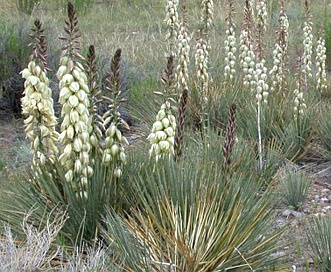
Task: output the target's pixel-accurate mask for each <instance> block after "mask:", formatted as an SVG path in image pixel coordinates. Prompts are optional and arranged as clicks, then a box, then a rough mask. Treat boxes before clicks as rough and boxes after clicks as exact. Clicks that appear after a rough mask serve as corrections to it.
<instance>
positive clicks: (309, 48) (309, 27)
mask: <svg viewBox="0 0 331 272" xmlns="http://www.w3.org/2000/svg"><path fill="white" fill-rule="evenodd" d="M305 12H306V20H305V23H304V27H303V35H304V40H303V49H304V53H303V65H302V71H303V72H304V74H305V84H306V85H307V84H308V82H307V80H308V79H307V77H312V72H311V65H312V64H311V63H312V54H313V38H314V36H313V22H312V19H311V17H312V16H311V14H310V7H309V4H308V0H305Z"/></svg>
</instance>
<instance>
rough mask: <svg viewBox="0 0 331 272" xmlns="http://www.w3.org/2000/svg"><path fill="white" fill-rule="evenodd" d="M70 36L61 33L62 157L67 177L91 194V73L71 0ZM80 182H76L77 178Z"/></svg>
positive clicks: (81, 192) (67, 26)
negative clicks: (80, 45)
mask: <svg viewBox="0 0 331 272" xmlns="http://www.w3.org/2000/svg"><path fill="white" fill-rule="evenodd" d="M64 30H65V32H66V33H67V36H68V37H60V39H61V40H64V41H65V42H66V45H65V46H64V47H63V48H62V53H61V58H60V67H59V69H58V71H57V77H58V79H59V89H60V94H59V102H60V104H61V105H62V111H61V117H62V118H63V120H62V124H61V134H60V136H59V142H60V143H61V144H62V145H63V147H64V149H63V152H62V154H61V155H60V157H59V161H60V163H61V164H62V165H64V166H65V167H66V174H65V178H66V180H67V181H68V182H72V185H73V188H76V193H77V195H78V196H80V197H84V198H87V186H88V177H89V176H91V175H92V173H93V170H92V168H91V167H90V156H89V152H90V149H91V144H90V135H89V133H90V131H91V128H90V124H91V119H90V112H89V107H90V100H89V95H90V89H89V86H88V81H87V76H86V74H85V70H84V67H83V65H82V64H81V62H80V61H83V60H84V58H83V57H82V56H81V55H80V54H79V52H78V51H79V50H80V47H79V42H80V36H81V35H80V33H79V29H78V20H77V15H76V12H75V10H74V7H73V5H72V3H71V2H69V3H68V20H67V21H66V22H65V27H64ZM77 180H78V181H79V184H75V181H77Z"/></svg>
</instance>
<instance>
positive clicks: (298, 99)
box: [293, 82, 307, 120]
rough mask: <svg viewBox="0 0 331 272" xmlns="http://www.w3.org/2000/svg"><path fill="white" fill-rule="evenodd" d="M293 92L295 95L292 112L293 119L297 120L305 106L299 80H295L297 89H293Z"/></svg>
mask: <svg viewBox="0 0 331 272" xmlns="http://www.w3.org/2000/svg"><path fill="white" fill-rule="evenodd" d="M293 94H294V95H295V98H294V107H293V113H294V119H295V120H297V119H298V118H299V117H300V116H302V115H303V114H304V112H305V110H306V108H307V105H306V102H305V99H304V97H303V92H302V91H301V86H300V83H299V82H297V89H295V90H294V91H293Z"/></svg>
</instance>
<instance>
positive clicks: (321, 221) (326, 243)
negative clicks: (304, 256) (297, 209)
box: [307, 217, 331, 272]
mask: <svg viewBox="0 0 331 272" xmlns="http://www.w3.org/2000/svg"><path fill="white" fill-rule="evenodd" d="M307 236H308V241H309V244H310V247H311V249H312V250H313V254H314V255H313V256H312V257H313V259H314V265H315V267H317V268H319V271H321V272H328V271H331V243H330V241H331V217H329V218H315V219H314V220H313V221H311V222H309V223H308V225H307Z"/></svg>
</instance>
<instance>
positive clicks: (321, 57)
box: [315, 36, 328, 93]
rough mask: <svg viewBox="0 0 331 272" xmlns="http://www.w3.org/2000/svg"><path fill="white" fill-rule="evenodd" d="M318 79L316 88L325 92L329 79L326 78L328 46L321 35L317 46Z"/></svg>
mask: <svg viewBox="0 0 331 272" xmlns="http://www.w3.org/2000/svg"><path fill="white" fill-rule="evenodd" d="M315 61H316V80H317V85H316V89H317V90H318V91H319V92H321V93H322V92H324V91H326V90H327V88H328V81H327V78H326V70H325V61H326V47H325V39H324V38H323V37H322V36H321V37H319V39H318V41H317V46H316V59H315Z"/></svg>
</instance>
